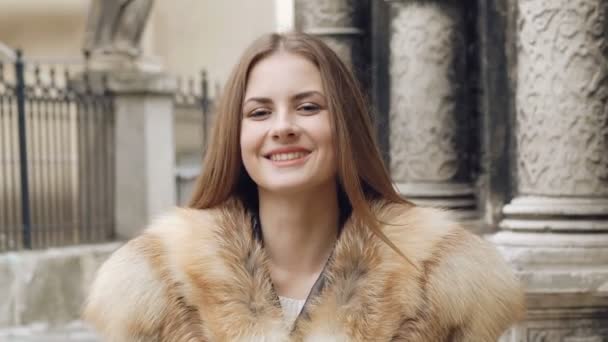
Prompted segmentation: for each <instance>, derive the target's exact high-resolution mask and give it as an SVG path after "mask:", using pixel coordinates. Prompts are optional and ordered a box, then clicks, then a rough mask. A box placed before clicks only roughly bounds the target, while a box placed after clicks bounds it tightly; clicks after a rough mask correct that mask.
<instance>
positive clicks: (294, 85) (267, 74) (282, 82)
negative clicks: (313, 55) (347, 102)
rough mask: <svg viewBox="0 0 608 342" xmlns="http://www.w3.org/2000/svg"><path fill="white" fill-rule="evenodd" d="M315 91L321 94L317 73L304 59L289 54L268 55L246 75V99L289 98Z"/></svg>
mask: <svg viewBox="0 0 608 342" xmlns="http://www.w3.org/2000/svg"><path fill="white" fill-rule="evenodd" d="M305 91H306V92H311V91H316V92H318V93H321V94H324V92H323V82H322V79H321V74H320V72H319V69H318V68H317V66H316V65H315V64H314V63H312V62H311V61H309V60H308V59H306V58H304V57H302V56H300V55H297V54H293V53H288V52H280V53H275V54H272V55H270V56H268V57H266V58H264V59H262V60H260V61H259V62H257V63H256V64H255V65H254V66H253V68H252V69H251V72H250V74H249V78H248V81H247V89H246V92H245V94H246V98H247V97H268V96H271V95H273V94H274V95H280V94H282V95H286V96H293V95H294V94H297V93H301V92H305Z"/></svg>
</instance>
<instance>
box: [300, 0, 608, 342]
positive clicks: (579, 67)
mask: <svg viewBox="0 0 608 342" xmlns="http://www.w3.org/2000/svg"><path fill="white" fill-rule="evenodd" d="M295 5H296V6H295V9H296V11H295V18H296V27H297V28H299V29H301V30H303V31H305V32H309V33H311V34H315V35H319V36H321V37H322V38H323V39H324V40H326V41H327V42H328V43H329V44H330V45H332V46H333V47H335V48H336V51H337V52H338V53H339V54H340V55H341V56H343V58H344V59H345V60H346V61H348V62H349V63H351V65H352V66H353V67H354V68H355V70H356V71H357V72H358V74H359V75H360V78H361V80H362V82H363V83H364V84H365V86H366V87H368V89H369V90H370V93H371V100H372V103H373V105H374V106H375V108H377V113H376V119H377V122H378V123H379V125H378V127H379V136H380V139H381V144H382V145H383V148H384V151H385V155H386V159H387V160H388V161H389V165H390V169H391V172H392V175H393V177H394V180H395V182H396V184H397V187H398V189H399V191H400V192H401V193H402V194H403V195H404V196H406V197H408V198H410V199H412V200H414V201H415V202H418V203H420V204H423V205H433V206H440V207H445V208H449V209H451V210H453V211H454V212H455V213H457V215H458V217H460V219H461V220H462V221H463V223H464V224H465V225H466V226H467V227H468V228H470V229H471V230H473V231H475V232H477V233H479V234H483V235H484V236H485V237H486V238H487V239H489V240H490V241H492V242H494V243H495V244H496V245H497V246H498V247H499V249H500V250H501V252H502V253H503V254H504V256H505V257H506V258H507V259H508V260H509V261H510V262H511V264H512V265H513V267H514V268H515V269H516V271H517V273H518V275H519V276H520V278H521V279H522V280H523V282H524V284H525V286H526V288H527V298H528V315H527V318H526V319H525V320H524V321H523V322H521V323H520V324H518V325H517V326H516V327H514V328H513V329H512V330H511V331H510V332H509V333H508V334H507V335H506V336H504V337H503V341H586V342H591V341H593V342H595V341H605V340H608V2H606V1H603V0H551V1H546V0H483V1H482V0H479V1H473V0H471V1H468V0H467V1H462V0H459V1H457V0H383V1H373V0H314V1H311V0H296V2H295Z"/></svg>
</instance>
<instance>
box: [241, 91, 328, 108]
mask: <svg viewBox="0 0 608 342" xmlns="http://www.w3.org/2000/svg"><path fill="white" fill-rule="evenodd" d="M313 95H319V96H321V97H322V98H323V99H325V95H323V93H321V92H319V91H316V90H311V91H304V92H301V93H298V94H295V95H293V96H292V97H291V100H292V101H294V100H296V101H297V100H302V99H305V98H307V97H310V96H313ZM247 102H259V103H262V104H269V103H272V100H271V99H269V98H267V97H250V98H248V99H247V100H245V102H243V105H245V104H246V103H247Z"/></svg>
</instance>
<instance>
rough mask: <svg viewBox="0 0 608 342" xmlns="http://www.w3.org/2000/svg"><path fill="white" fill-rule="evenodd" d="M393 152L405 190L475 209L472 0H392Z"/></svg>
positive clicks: (471, 212)
mask: <svg viewBox="0 0 608 342" xmlns="http://www.w3.org/2000/svg"><path fill="white" fill-rule="evenodd" d="M389 3H390V5H391V8H390V11H391V12H392V13H391V18H392V23H391V38H390V59H391V62H390V78H391V91H390V96H391V110H390V128H391V133H390V159H391V164H390V167H391V172H392V175H393V179H394V180H395V182H396V183H397V186H398V189H399V191H400V193H401V194H403V195H404V196H405V197H406V198H408V199H410V200H412V201H413V202H415V203H419V204H421V205H430V206H438V207H445V208H449V209H453V210H455V212H456V213H457V214H459V215H460V217H461V218H462V219H472V218H474V217H476V200H475V195H474V186H473V184H472V181H471V166H470V157H471V156H470V152H469V151H470V150H471V149H470V147H471V146H473V145H472V144H473V143H474V142H473V141H471V140H472V139H471V136H473V135H472V134H471V127H472V126H471V124H472V122H471V115H470V113H469V108H468V105H467V98H466V91H465V90H466V37H465V31H466V30H465V16H464V15H465V13H464V11H465V5H464V4H463V3H462V2H461V1H455V0H454V1H452V0H448V1H445V0H442V1H414V0H391V1H389Z"/></svg>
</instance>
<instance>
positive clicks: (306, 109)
mask: <svg viewBox="0 0 608 342" xmlns="http://www.w3.org/2000/svg"><path fill="white" fill-rule="evenodd" d="M320 110H321V106H319V105H318V104H315V103H312V102H307V103H303V104H301V105H300V106H298V112H302V113H304V114H315V113H318V112H319V111H320Z"/></svg>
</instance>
